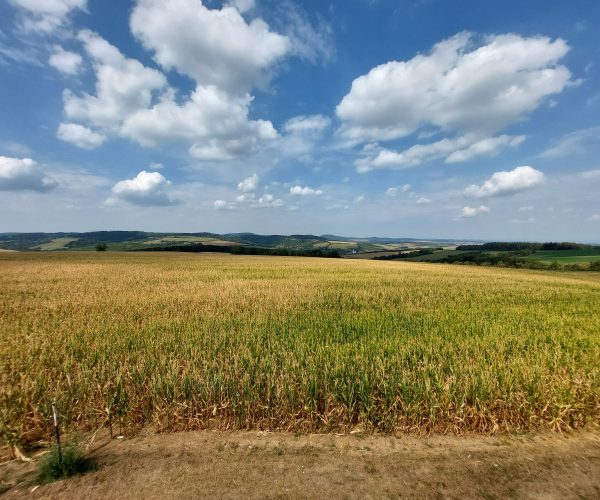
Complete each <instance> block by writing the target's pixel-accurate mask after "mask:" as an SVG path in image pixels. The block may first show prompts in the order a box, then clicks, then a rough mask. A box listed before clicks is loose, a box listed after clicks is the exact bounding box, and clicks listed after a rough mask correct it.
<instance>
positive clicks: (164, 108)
mask: <svg viewBox="0 0 600 500" xmlns="http://www.w3.org/2000/svg"><path fill="white" fill-rule="evenodd" d="M251 102H252V97H251V96H249V95H245V96H235V97H233V96H230V95H229V94H227V93H226V92H223V91H222V90H219V89H218V88H217V87H214V86H209V87H201V86H198V87H197V88H196V90H195V91H194V92H193V93H192V95H191V97H190V98H189V99H188V100H187V101H185V102H184V103H183V104H181V105H180V104H178V103H177V102H176V101H175V98H174V96H172V95H168V96H164V97H163V99H162V100H161V101H160V102H158V103H157V104H156V105H154V106H152V107H151V108H148V109H140V110H138V111H136V112H134V113H131V114H130V115H129V116H128V117H127V118H126V119H125V121H124V123H123V126H122V129H121V134H122V135H123V136H125V137H128V138H130V139H132V140H134V141H136V142H138V143H139V144H141V145H142V146H146V147H156V146H160V145H162V144H165V143H173V142H183V143H187V144H191V145H190V154H191V155H192V156H194V157H195V158H198V159H201V160H213V161H219V160H230V159H233V158H237V157H240V156H247V155H250V154H251V153H253V152H254V151H255V150H256V149H257V148H258V147H259V146H260V145H261V144H262V143H263V141H269V140H272V139H275V138H276V137H277V131H276V130H275V128H274V127H273V125H272V123H271V122H269V121H265V120H249V119H248V113H249V108H250V103H251Z"/></svg>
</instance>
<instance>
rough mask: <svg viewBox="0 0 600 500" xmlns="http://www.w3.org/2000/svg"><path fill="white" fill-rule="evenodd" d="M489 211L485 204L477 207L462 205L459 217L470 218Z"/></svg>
mask: <svg viewBox="0 0 600 500" xmlns="http://www.w3.org/2000/svg"><path fill="white" fill-rule="evenodd" d="M489 212H490V209H489V208H488V207H486V206H485V205H480V206H479V207H463V208H462V210H461V211H460V217H462V218H470V217H477V216H478V215H481V214H487V213H489Z"/></svg>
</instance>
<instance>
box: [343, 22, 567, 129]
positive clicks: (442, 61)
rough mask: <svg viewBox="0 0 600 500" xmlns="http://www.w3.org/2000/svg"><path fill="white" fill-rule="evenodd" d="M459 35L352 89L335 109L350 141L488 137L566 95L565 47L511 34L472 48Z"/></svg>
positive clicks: (470, 40)
mask: <svg viewBox="0 0 600 500" xmlns="http://www.w3.org/2000/svg"><path fill="white" fill-rule="evenodd" d="M473 44H474V41H473V37H472V36H471V35H470V34H468V33H461V34H459V35H456V36H454V37H452V38H450V39H448V40H444V41H442V42H440V43H438V44H437V45H435V46H434V47H433V49H432V51H431V52H430V53H429V54H426V55H417V56H415V57H414V58H412V59H410V60H409V61H392V62H389V63H387V64H383V65H381V66H377V67H376V68H374V69H372V70H371V71H370V72H369V73H368V74H366V75H363V76H361V77H359V78H357V79H356V80H354V82H353V83H352V89H351V90H350V92H349V93H348V94H347V95H346V96H345V97H344V98H343V100H342V101H341V102H340V104H339V105H338V107H337V114H338V116H339V118H340V119H342V120H343V122H344V124H343V126H342V128H341V131H340V132H341V133H342V135H343V136H345V137H346V138H347V139H350V140H356V141H363V140H391V139H396V138H399V137H403V136H407V135H409V134H411V133H413V132H415V131H417V130H418V129H419V128H421V127H422V126H433V127H435V128H438V129H441V130H444V131H447V132H448V131H452V132H454V131H458V132H460V133H463V134H467V133H473V134H478V135H481V134H483V136H489V135H492V134H494V133H495V132H498V131H499V130H502V129H503V128H505V127H506V126H508V125H509V124H511V123H514V122H515V121H518V120H519V119H520V118H522V117H523V116H524V115H525V114H527V113H529V112H531V111H533V110H534V109H535V108H537V107H538V106H539V105H540V104H541V102H542V101H543V99H544V98H546V97H548V96H550V95H553V94H556V93H559V92H561V91H562V90H563V89H564V88H565V86H567V85H568V84H569V82H570V77H571V75H570V72H569V71H568V69H567V68H566V67H564V66H561V65H558V61H560V59H562V58H563V57H564V56H565V54H566V53H567V52H568V50H569V47H568V45H567V44H566V42H565V41H564V40H561V39H557V40H554V41H552V40H550V39H549V38H547V37H531V38H524V37H521V36H519V35H514V34H506V35H498V36H492V37H488V38H487V39H486V40H485V43H484V44H483V45H481V46H479V47H476V48H473Z"/></svg>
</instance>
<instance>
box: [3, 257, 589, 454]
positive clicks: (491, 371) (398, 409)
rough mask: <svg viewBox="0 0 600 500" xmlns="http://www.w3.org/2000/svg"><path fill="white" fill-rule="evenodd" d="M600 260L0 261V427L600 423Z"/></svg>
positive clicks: (7, 430)
mask: <svg viewBox="0 0 600 500" xmlns="http://www.w3.org/2000/svg"><path fill="white" fill-rule="evenodd" d="M599 306H600V273H595V272H589V273H569V272H554V273H553V272H541V271H528V270H515V269H500V268H487V267H470V266H447V265H441V264H428V263H410V262H383V261H381V262H377V261H354V260H342V259H302V258H292V257H261V256H230V255H212V254H179V253H170V254H164V253H163V254H156V253H143V254H142V253H110V252H109V253H77V252H74V253H29V254H28V253H3V254H1V255H0V380H1V384H0V385H1V388H0V432H1V435H0V439H1V440H2V441H3V442H4V443H14V442H27V441H30V440H34V439H37V438H39V436H41V435H46V436H47V435H49V430H50V426H49V416H50V404H51V401H52V400H53V399H56V400H57V403H58V406H59V408H60V410H61V413H62V416H63V422H64V425H65V426H66V427H68V428H77V429H79V430H82V431H84V430H95V429H98V428H99V427H101V426H103V425H104V426H108V425H109V424H110V425H112V426H113V427H114V428H117V429H118V427H122V428H123V430H124V431H125V432H126V433H128V432H129V433H135V432H136V431H137V430H139V429H141V428H143V427H150V428H152V429H153V430H157V431H173V430H190V429H204V428H212V429H222V430H225V429H227V430H231V429H269V430H285V431H291V430H294V431H300V432H309V431H310V432H312V431H336V432H338V431H342V432H347V431H352V430H364V431H367V432H369V431H382V432H414V433H429V432H448V431H450V432H468V431H478V432H485V433H487V432H496V431H504V430H526V429H527V430H529V429H542V428H544V429H555V430H557V429H568V428H579V427H582V426H584V425H586V424H590V423H592V422H596V423H599V422H600V314H598V310H599V309H600V307H599Z"/></svg>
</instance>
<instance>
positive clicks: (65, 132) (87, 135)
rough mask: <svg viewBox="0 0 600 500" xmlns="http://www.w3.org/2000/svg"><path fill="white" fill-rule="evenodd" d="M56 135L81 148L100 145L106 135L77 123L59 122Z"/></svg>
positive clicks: (92, 147)
mask: <svg viewBox="0 0 600 500" xmlns="http://www.w3.org/2000/svg"><path fill="white" fill-rule="evenodd" d="M56 136H57V137H58V138H59V139H60V140H61V141H65V142H70V143H71V144H74V145H75V146H77V147H80V148H82V149H94V148H97V147H98V146H100V145H101V144H102V143H103V142H104V141H105V140H106V137H105V136H104V135H102V134H98V133H97V132H94V131H93V130H91V129H89V128H87V127H84V126H83V125H79V124H77V123H61V124H60V126H59V127H58V130H57V132H56Z"/></svg>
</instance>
